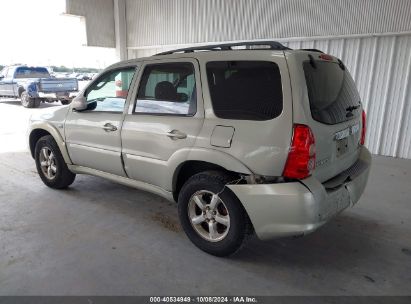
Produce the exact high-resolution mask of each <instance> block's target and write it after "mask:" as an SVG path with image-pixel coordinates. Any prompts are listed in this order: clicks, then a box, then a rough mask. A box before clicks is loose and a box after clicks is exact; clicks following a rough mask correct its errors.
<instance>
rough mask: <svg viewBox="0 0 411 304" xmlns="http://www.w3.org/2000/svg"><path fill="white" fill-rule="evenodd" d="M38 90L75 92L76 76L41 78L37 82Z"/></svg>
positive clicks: (76, 86) (76, 89)
mask: <svg viewBox="0 0 411 304" xmlns="http://www.w3.org/2000/svg"><path fill="white" fill-rule="evenodd" d="M39 90H40V92H45V93H55V92H75V91H78V82H77V79H76V78H41V79H40V83H39Z"/></svg>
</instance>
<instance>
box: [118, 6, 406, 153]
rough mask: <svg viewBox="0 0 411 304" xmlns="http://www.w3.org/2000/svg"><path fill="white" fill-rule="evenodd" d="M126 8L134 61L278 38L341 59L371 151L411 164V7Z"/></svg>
mask: <svg viewBox="0 0 411 304" xmlns="http://www.w3.org/2000/svg"><path fill="white" fill-rule="evenodd" d="M126 4H127V11H126V16H127V41H128V56H129V58H136V57H143V56H150V55H152V54H154V53H158V52H161V51H166V50H169V49H173V48H179V47H184V46H189V45H192V44H198V43H200V44H204V43H212V42H218V41H236V40H255V39H269V38H274V37H275V38H274V39H276V40H279V41H281V42H283V43H284V44H286V45H288V46H289V47H291V48H318V49H321V50H323V51H324V52H326V53H329V54H333V55H336V56H338V57H340V58H341V59H342V60H343V61H344V62H345V63H346V65H347V66H348V68H349V70H350V71H351V73H352V74H353V77H354V79H355V81H356V83H357V85H358V88H359V91H360V95H361V98H362V100H363V103H364V104H365V107H366V111H367V116H368V131H367V139H366V144H367V146H368V147H369V148H370V150H371V152H372V153H374V154H381V155H387V156H396V157H403V158H411V92H410V91H411V88H410V87H411V85H410V81H411V80H410V73H411V72H410V70H411V17H410V16H411V1H410V0H398V1H385V0H355V1H344V0H327V1H326V0H286V1H285V0H277V1H270V0H254V1H249V0H225V1H221V0H174V1H169V0H139V1H133V0H127V2H126ZM375 34H376V35H375ZM333 36H334V37H333ZM287 37H292V38H287Z"/></svg>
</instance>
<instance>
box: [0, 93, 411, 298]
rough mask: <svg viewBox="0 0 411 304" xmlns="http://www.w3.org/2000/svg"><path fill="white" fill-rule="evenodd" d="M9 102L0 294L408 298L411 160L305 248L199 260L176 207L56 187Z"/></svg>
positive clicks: (2, 165) (263, 247)
mask: <svg viewBox="0 0 411 304" xmlns="http://www.w3.org/2000/svg"><path fill="white" fill-rule="evenodd" d="M54 106H59V104H57V103H56V104H42V105H41V107H40V108H38V109H26V108H23V107H22V106H21V105H20V103H19V101H15V100H4V99H3V100H1V101H0V143H1V144H0V180H1V183H0V240H1V241H0V295H5V294H7V295H45V294H47V295H135V294H138V295H150V294H164V295H181V294H184V295H200V294H201V295H211V294H212V295H216V294H224V295H239V294H241V295H246V294H253V295H256V294H258V295H371V294H372V295H406V294H409V290H410V289H409V288H410V286H411V222H410V220H411V211H410V197H411V188H410V185H411V161H410V160H402V159H393V158H388V157H381V156H376V157H374V163H373V167H372V171H371V176H370V179H369V183H368V187H367V188H366V192H365V194H364V195H363V197H362V198H361V200H360V202H359V203H358V205H357V206H355V208H353V209H350V210H347V211H345V212H344V213H342V214H340V215H339V216H338V217H337V218H336V219H335V220H333V221H331V222H330V223H329V224H327V225H326V226H324V227H323V228H321V229H320V230H319V231H317V232H315V233H313V234H311V235H308V236H306V237H304V238H298V239H283V240H276V241H270V242H261V241H259V240H257V239H255V238H254V239H252V240H251V241H250V242H249V243H248V246H247V247H246V248H245V249H244V250H243V251H241V252H240V253H239V254H237V255H235V256H233V257H231V258H216V257H213V256H210V255H207V254H206V253H204V252H202V251H200V250H198V249H197V248H196V247H194V245H192V243H191V242H190V241H189V240H188V239H187V238H186V236H185V235H184V233H183V231H182V229H181V227H180V225H179V222H178V217H177V209H176V205H175V204H173V203H170V202H167V201H165V200H163V199H162V198H160V197H158V196H155V195H152V194H149V193H145V192H142V191H138V190H134V189H131V188H127V187H125V186H121V185H117V184H113V183H111V182H109V181H106V180H104V179H101V178H97V177H90V176H78V177H77V179H76V181H75V182H74V184H73V185H72V186H71V187H70V188H69V189H68V190H64V191H56V190H52V189H50V188H47V187H46V186H45V185H44V184H43V183H42V182H41V180H40V178H39V177H38V175H37V172H36V168H35V164H34V161H33V159H32V158H31V156H30V154H29V152H28V151H27V148H26V142H25V141H26V139H25V132H26V127H27V122H28V119H29V116H30V115H31V113H34V112H37V111H41V110H42V109H43V108H46V107H54Z"/></svg>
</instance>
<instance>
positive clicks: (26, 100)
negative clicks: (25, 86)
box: [20, 91, 40, 108]
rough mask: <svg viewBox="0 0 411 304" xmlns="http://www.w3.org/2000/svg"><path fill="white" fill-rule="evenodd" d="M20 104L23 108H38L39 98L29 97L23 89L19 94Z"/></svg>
mask: <svg viewBox="0 0 411 304" xmlns="http://www.w3.org/2000/svg"><path fill="white" fill-rule="evenodd" d="M20 100H21V104H22V105H23V107H25V108H38V107H39V106H40V99H38V98H33V97H30V96H29V94H27V92H26V91H23V92H22V93H21V95H20Z"/></svg>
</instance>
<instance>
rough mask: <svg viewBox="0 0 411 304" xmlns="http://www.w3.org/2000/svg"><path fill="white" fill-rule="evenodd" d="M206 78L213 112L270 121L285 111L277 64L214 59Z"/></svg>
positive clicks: (237, 117)
mask: <svg viewBox="0 0 411 304" xmlns="http://www.w3.org/2000/svg"><path fill="white" fill-rule="evenodd" d="M206 67H207V78H208V86H209V88H210V94H211V102H212V105H213V109H214V113H215V115H216V116H217V117H219V118H224V119H240V120H269V119H273V118H275V117H277V116H279V115H280V114H281V112H282V110H283V92H282V87H281V75H280V70H279V68H278V65H277V64H275V63H273V62H266V61H213V62H208V63H207V66H206Z"/></svg>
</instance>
